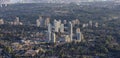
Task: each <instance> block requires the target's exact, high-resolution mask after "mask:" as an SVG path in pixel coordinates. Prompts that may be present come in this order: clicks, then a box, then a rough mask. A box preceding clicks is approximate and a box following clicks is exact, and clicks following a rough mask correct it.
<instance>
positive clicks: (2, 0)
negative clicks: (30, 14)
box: [0, 0, 120, 4]
mask: <svg viewBox="0 0 120 58" xmlns="http://www.w3.org/2000/svg"><path fill="white" fill-rule="evenodd" d="M98 1H106V2H107V1H113V2H118V1H120V0H0V3H1V4H2V3H9V4H11V3H80V2H98Z"/></svg>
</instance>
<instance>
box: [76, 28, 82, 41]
mask: <svg viewBox="0 0 120 58" xmlns="http://www.w3.org/2000/svg"><path fill="white" fill-rule="evenodd" d="M76 36H77V39H76V41H77V42H81V40H82V33H81V31H80V28H77V29H76Z"/></svg>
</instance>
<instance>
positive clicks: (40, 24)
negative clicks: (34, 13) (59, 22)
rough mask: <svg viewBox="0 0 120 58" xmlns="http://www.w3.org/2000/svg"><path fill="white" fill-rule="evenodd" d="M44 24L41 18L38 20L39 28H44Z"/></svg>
mask: <svg viewBox="0 0 120 58" xmlns="http://www.w3.org/2000/svg"><path fill="white" fill-rule="evenodd" d="M44 23H45V22H44V19H43V18H42V17H41V16H39V19H37V20H36V24H37V27H43V26H44Z"/></svg>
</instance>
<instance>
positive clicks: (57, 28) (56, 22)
mask: <svg viewBox="0 0 120 58" xmlns="http://www.w3.org/2000/svg"><path fill="white" fill-rule="evenodd" d="M60 26H61V20H59V21H57V20H54V29H55V32H59V29H60Z"/></svg>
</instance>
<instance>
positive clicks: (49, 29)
mask: <svg viewBox="0 0 120 58" xmlns="http://www.w3.org/2000/svg"><path fill="white" fill-rule="evenodd" d="M51 33H52V26H51V24H48V39H49V42H50V41H51Z"/></svg>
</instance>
